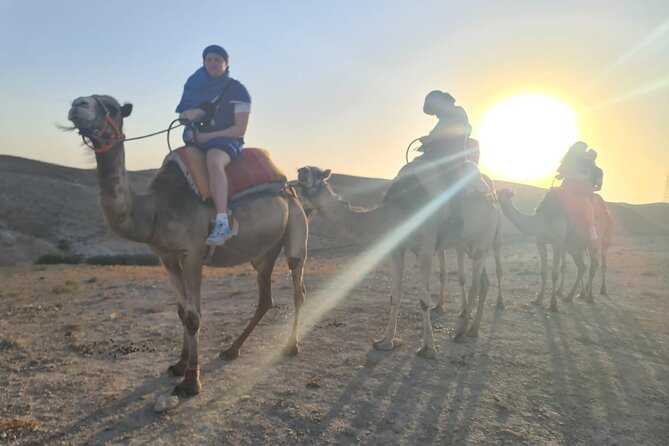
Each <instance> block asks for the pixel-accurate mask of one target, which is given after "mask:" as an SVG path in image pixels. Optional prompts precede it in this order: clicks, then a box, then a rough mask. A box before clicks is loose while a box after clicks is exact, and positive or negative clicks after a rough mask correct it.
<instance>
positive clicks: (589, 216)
mask: <svg viewBox="0 0 669 446" xmlns="http://www.w3.org/2000/svg"><path fill="white" fill-rule="evenodd" d="M548 193H549V194H551V195H553V196H554V197H555V198H557V200H558V201H559V202H560V204H561V205H562V209H564V212H565V214H566V215H567V219H568V220H569V222H570V223H571V224H572V225H574V226H575V227H576V228H577V229H578V231H579V232H580V234H581V236H582V237H583V239H584V240H595V239H596V238H597V236H596V232H595V215H600V214H602V213H608V212H609V210H608V208H607V206H606V203H605V202H604V200H603V199H602V197H601V196H599V195H597V194H592V193H591V194H590V195H584V194H580V193H576V192H574V191H573V190H570V189H568V188H565V187H552V188H551V189H550V190H549V191H548ZM593 235H594V237H593Z"/></svg>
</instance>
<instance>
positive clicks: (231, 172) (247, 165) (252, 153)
mask: <svg viewBox="0 0 669 446" xmlns="http://www.w3.org/2000/svg"><path fill="white" fill-rule="evenodd" d="M171 161H173V162H176V163H177V164H178V165H179V167H180V168H181V171H182V172H183V174H184V176H185V177H186V179H187V180H188V184H190V186H191V188H192V189H193V191H194V192H195V193H196V194H197V195H198V196H199V197H200V198H202V199H203V200H204V199H206V198H209V197H210V196H211V192H210V190H209V175H208V173H207V164H206V158H205V154H204V152H202V151H201V150H198V149H196V148H195V147H190V146H184V147H180V148H178V149H176V150H174V151H172V152H170V153H169V154H168V155H167V157H165V160H164V161H163V165H165V164H166V163H168V162H171ZM225 173H226V175H227V177H228V197H230V196H232V195H235V194H237V193H239V192H242V191H244V190H246V189H249V188H251V187H254V186H258V185H260V184H266V183H276V182H284V183H285V182H286V175H284V173H283V172H282V171H281V170H279V168H278V167H276V165H275V164H274V163H273V162H272V159H271V158H270V156H269V152H267V151H266V150H264V149H255V148H247V149H244V150H242V153H241V155H239V157H238V158H237V159H235V160H234V161H232V162H231V163H230V164H228V165H227V166H226V168H225Z"/></svg>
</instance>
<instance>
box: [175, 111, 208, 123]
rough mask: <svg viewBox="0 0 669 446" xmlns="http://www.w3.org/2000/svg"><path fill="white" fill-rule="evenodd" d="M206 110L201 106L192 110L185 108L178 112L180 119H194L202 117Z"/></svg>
mask: <svg viewBox="0 0 669 446" xmlns="http://www.w3.org/2000/svg"><path fill="white" fill-rule="evenodd" d="M205 114H206V112H205V111H204V110H202V109H201V108H194V109H192V110H186V111H183V112H181V113H180V114H179V119H180V120H181V121H195V120H198V119H201V118H203V117H204V115H205Z"/></svg>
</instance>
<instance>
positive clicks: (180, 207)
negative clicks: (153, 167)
mask: <svg viewBox="0 0 669 446" xmlns="http://www.w3.org/2000/svg"><path fill="white" fill-rule="evenodd" d="M131 111H132V105H131V104H124V105H123V106H121V105H120V104H119V103H118V102H117V101H116V100H115V99H114V98H112V97H110V96H100V95H94V96H87V97H80V98H77V99H75V100H74V102H73V103H72V107H71V108H70V112H69V119H70V121H72V123H73V124H74V126H75V128H77V129H79V132H80V133H81V134H82V135H84V136H87V137H89V139H90V141H91V142H92V144H93V150H95V152H96V153H95V158H96V161H97V176H98V185H99V198H100V205H101V207H102V211H103V213H104V216H105V219H106V221H107V223H108V224H109V227H110V228H111V229H112V230H113V231H114V232H115V233H117V234H118V235H120V236H121V237H124V238H127V239H129V240H133V241H136V242H141V243H146V244H148V245H149V246H150V248H151V249H152V250H153V251H154V252H155V253H156V254H157V255H158V257H160V259H161V261H162V263H163V265H164V266H165V269H166V270H167V273H168V276H169V277H170V279H171V281H172V283H173V285H174V288H175V290H176V292H177V294H178V315H179V319H180V320H181V324H182V326H183V347H182V349H181V357H180V359H179V361H177V362H176V363H175V364H174V365H172V366H171V367H170V368H169V371H170V372H171V373H172V374H174V375H176V376H184V378H183V380H182V381H181V382H179V383H178V384H177V386H176V388H175V393H177V394H185V395H189V396H190V395H195V394H197V393H198V392H199V391H200V389H201V384H200V378H199V375H200V367H199V362H198V343H199V333H200V318H201V311H200V284H201V281H202V267H203V266H213V267H230V266H234V265H240V264H243V263H246V262H250V263H251V264H252V265H253V267H254V268H255V270H256V271H257V283H258V289H259V302H258V306H257V308H256V311H255V314H254V315H253V317H252V318H251V320H250V322H249V324H248V326H247V327H246V329H245V330H244V331H243V332H242V333H241V334H240V335H239V337H238V338H237V339H235V341H234V342H233V343H232V345H231V346H230V347H229V348H228V349H227V350H224V351H223V352H221V356H222V357H225V358H230V359H232V358H236V357H237V356H239V350H240V348H241V346H242V344H243V343H244V341H245V340H246V338H247V337H248V336H249V335H250V334H251V332H252V331H253V329H254V328H255V326H256V325H257V324H258V322H260V320H261V319H262V317H263V316H264V315H265V313H266V312H267V310H268V309H269V308H270V307H271V306H272V290H271V275H272V270H273V268H274V263H275V261H276V259H277V257H278V255H279V253H280V251H281V249H282V248H283V250H284V252H285V255H286V257H287V258H288V266H289V268H290V271H291V274H292V278H293V286H294V301H295V319H294V322H293V329H292V332H291V334H290V337H289V340H288V345H287V346H286V348H285V350H284V353H285V354H291V355H292V354H296V353H297V352H298V350H299V346H298V336H297V328H298V323H299V318H300V309H301V307H302V304H303V303H304V296H305V288H304V282H303V269H304V262H305V260H306V256H307V231H308V228H307V221H306V217H305V215H304V211H303V210H302V207H301V205H300V203H299V201H298V199H297V197H296V196H295V195H294V194H292V193H290V192H292V191H290V192H283V193H279V194H262V195H254V196H252V197H248V198H245V199H244V200H240V201H239V202H238V203H236V207H235V213H234V217H235V219H236V220H237V221H238V222H239V232H238V234H237V235H236V236H235V237H233V238H232V239H230V240H229V241H227V242H226V243H225V245H223V246H221V247H217V248H215V249H214V251H213V253H210V254H211V255H209V256H208V255H207V254H208V253H207V251H208V247H207V246H206V245H205V239H206V238H207V234H208V233H209V225H210V222H211V220H212V218H213V217H214V215H215V210H214V208H213V206H211V205H209V204H205V203H204V202H203V201H201V200H200V199H199V198H198V197H196V195H195V194H194V193H193V192H192V191H191V190H190V189H189V186H188V184H187V183H186V180H185V179H184V178H183V175H182V174H181V172H180V170H179V169H178V167H176V166H175V164H174V163H168V164H167V165H166V166H165V168H163V169H161V170H160V171H159V172H158V174H157V175H156V177H155V178H154V180H153V182H152V183H151V184H150V186H149V188H148V190H147V191H146V193H143V194H138V193H135V191H133V190H132V189H131V187H130V185H129V184H128V175H127V173H126V170H125V151H124V147H123V138H124V137H123V134H122V128H123V118H125V117H127V116H129V115H130V112H131Z"/></svg>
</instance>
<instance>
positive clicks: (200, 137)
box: [195, 128, 211, 144]
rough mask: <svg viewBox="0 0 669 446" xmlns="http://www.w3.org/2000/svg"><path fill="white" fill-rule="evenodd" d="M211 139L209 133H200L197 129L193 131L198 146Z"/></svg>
mask: <svg viewBox="0 0 669 446" xmlns="http://www.w3.org/2000/svg"><path fill="white" fill-rule="evenodd" d="M210 139H211V134H210V133H209V132H201V131H200V130H198V129H197V128H196V129H195V142H196V143H198V144H204V143H205V142H207V141H209V140H210Z"/></svg>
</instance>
